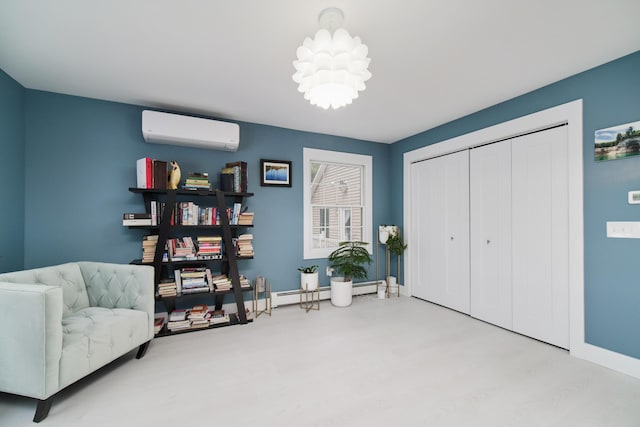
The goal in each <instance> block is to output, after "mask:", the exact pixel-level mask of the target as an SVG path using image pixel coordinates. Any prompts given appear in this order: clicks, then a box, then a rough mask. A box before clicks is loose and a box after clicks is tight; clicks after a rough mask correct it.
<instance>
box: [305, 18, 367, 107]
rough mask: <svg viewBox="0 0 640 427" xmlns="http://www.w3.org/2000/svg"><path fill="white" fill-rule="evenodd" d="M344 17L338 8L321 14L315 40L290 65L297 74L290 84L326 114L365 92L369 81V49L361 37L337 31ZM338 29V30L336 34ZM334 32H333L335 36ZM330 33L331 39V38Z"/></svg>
mask: <svg viewBox="0 0 640 427" xmlns="http://www.w3.org/2000/svg"><path fill="white" fill-rule="evenodd" d="M343 19H344V15H343V14H342V11H341V10H340V9H337V8H328V9H325V10H323V11H322V12H321V13H320V18H319V22H320V26H321V27H322V29H320V30H318V32H317V33H316V35H315V38H314V39H313V40H311V39H310V38H309V37H306V38H305V39H304V42H303V43H302V46H300V47H299V48H298V50H297V52H296V55H297V57H298V59H297V60H296V61H293V66H294V67H295V69H296V73H295V74H294V75H293V81H294V82H296V83H298V84H299V85H298V91H300V92H303V93H304V99H306V100H308V101H309V102H311V104H312V105H317V106H319V107H322V108H324V109H325V110H326V109H327V108H329V106H331V107H332V108H333V109H337V108H340V107H344V106H345V105H347V104H351V102H352V101H353V100H354V99H356V98H357V97H358V92H359V91H363V90H365V89H366V86H365V84H364V82H366V81H367V80H369V79H370V78H371V73H370V72H369V70H367V68H368V67H369V62H371V58H367V53H368V52H369V49H368V48H367V46H366V45H364V44H362V41H361V40H360V37H351V35H349V33H348V32H347V30H345V29H344V28H340V27H341V26H342V21H343ZM336 28H337V30H335V29H336ZM334 30H335V32H334ZM332 33H333V36H332Z"/></svg>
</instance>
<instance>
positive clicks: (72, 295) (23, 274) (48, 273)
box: [0, 263, 89, 316]
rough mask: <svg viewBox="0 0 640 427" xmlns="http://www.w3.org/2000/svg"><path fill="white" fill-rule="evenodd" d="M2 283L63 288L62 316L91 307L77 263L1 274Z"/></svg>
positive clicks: (0, 280)
mask: <svg viewBox="0 0 640 427" xmlns="http://www.w3.org/2000/svg"><path fill="white" fill-rule="evenodd" d="M0 282H10V283H25V284H34V283H35V284H42V285H49V286H59V287H61V288H62V302H63V307H62V310H63V311H62V313H63V314H62V315H63V316H66V315H68V314H71V313H75V312H76V311H78V310H81V309H83V308H87V307H89V296H88V294H87V287H86V286H85V283H84V278H83V277H82V273H81V272H80V267H79V266H78V264H77V263H68V264H61V265H56V266H53V267H43V268H34V269H32V270H22V271H14V272H12V273H4V274H0Z"/></svg>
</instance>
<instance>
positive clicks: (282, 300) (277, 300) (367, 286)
mask: <svg viewBox="0 0 640 427" xmlns="http://www.w3.org/2000/svg"><path fill="white" fill-rule="evenodd" d="M378 283H379V284H381V285H384V281H383V280H379V281H378ZM300 292H301V291H300V289H294V290H291V291H280V292H272V293H271V304H272V307H273V308H276V307H278V306H282V305H289V304H299V303H300ZM375 293H376V282H375V281H370V282H360V283H354V284H353V295H364V294H375ZM303 298H304V296H303ZM328 299H331V286H320V300H328Z"/></svg>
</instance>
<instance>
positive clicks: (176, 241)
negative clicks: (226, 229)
mask: <svg viewBox="0 0 640 427" xmlns="http://www.w3.org/2000/svg"><path fill="white" fill-rule="evenodd" d="M232 241H233V247H234V251H235V252H234V253H235V255H236V256H237V257H253V255H254V254H253V235H252V234H249V233H245V234H241V235H240V236H238V237H234V238H233V239H232ZM157 246H158V235H157V234H154V235H148V236H143V237H142V262H143V263H152V262H153V261H154V259H155V254H156V247H157ZM224 253H225V251H224V245H223V244H222V236H197V237H196V241H195V242H194V241H193V238H192V237H191V236H185V237H175V238H169V239H167V242H166V244H165V250H164V252H163V255H162V261H163V262H168V261H204V260H211V259H222V258H223V256H224Z"/></svg>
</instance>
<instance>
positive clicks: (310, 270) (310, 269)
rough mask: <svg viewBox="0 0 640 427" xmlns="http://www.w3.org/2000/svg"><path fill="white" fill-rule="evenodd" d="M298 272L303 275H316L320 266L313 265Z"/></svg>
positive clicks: (299, 269) (301, 268)
mask: <svg viewBox="0 0 640 427" xmlns="http://www.w3.org/2000/svg"><path fill="white" fill-rule="evenodd" d="M298 271H299V272H301V273H305V274H311V273H315V272H316V271H318V266H317V265H312V266H310V267H300V268H298Z"/></svg>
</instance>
